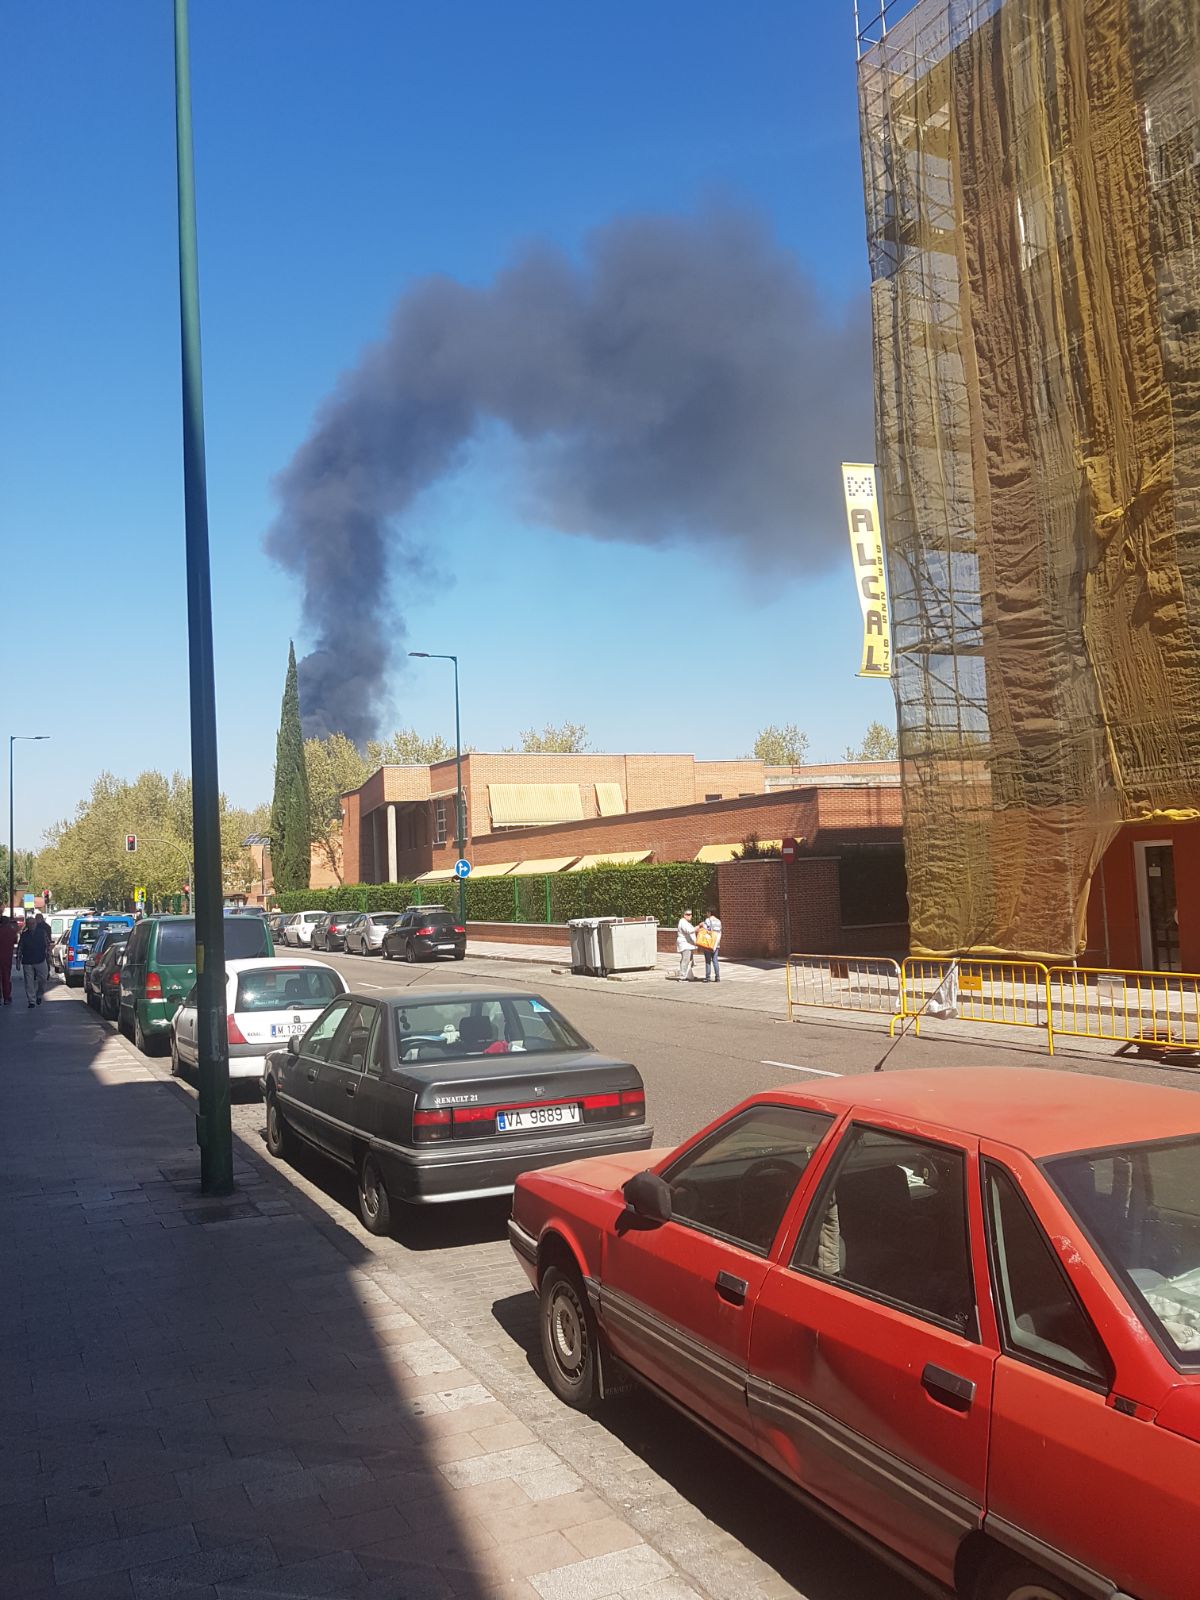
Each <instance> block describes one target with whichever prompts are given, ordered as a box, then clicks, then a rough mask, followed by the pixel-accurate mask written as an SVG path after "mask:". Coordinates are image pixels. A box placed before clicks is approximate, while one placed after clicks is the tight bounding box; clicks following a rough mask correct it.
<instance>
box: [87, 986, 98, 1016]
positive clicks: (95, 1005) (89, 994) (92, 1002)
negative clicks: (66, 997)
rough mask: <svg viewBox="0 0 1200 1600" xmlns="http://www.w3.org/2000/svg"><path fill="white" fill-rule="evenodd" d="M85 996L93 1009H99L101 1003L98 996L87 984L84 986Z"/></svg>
mask: <svg viewBox="0 0 1200 1600" xmlns="http://www.w3.org/2000/svg"><path fill="white" fill-rule="evenodd" d="M83 998H84V999H85V1000H86V1001H87V1003H88V1005H89V1006H91V1008H92V1010H93V1011H99V1009H100V1006H99V1003H98V1002H97V1000H96V996H95V995H94V994H93V993H92V991H91V990H90V989H89V988H88V987H87V985H86V984H85V985H84V988H83Z"/></svg>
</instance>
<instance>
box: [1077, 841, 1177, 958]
mask: <svg viewBox="0 0 1200 1600" xmlns="http://www.w3.org/2000/svg"><path fill="white" fill-rule="evenodd" d="M1139 839H1143V840H1144V839H1169V840H1170V841H1171V843H1172V845H1173V846H1174V848H1175V897H1176V903H1177V905H1178V907H1179V959H1180V965H1181V966H1182V968H1183V970H1184V972H1200V823H1196V822H1176V823H1154V822H1152V823H1145V824H1140V823H1139V824H1136V825H1134V824H1130V825H1128V826H1126V827H1124V828H1122V829H1121V831H1120V833H1119V834H1118V835H1117V837H1116V838H1115V839H1114V840H1113V842H1112V844H1111V845H1110V846H1109V848H1108V852H1107V854H1106V855H1105V857H1104V860H1103V861H1102V862H1101V864H1100V869H1099V870H1098V871H1097V873H1096V875H1095V877H1094V878H1093V879H1092V889H1091V894H1090V896H1089V898H1088V919H1087V926H1088V948H1087V951H1086V952H1085V954H1084V956H1083V957H1081V961H1083V962H1085V963H1086V964H1089V965H1096V966H1109V967H1120V968H1124V969H1126V970H1127V971H1137V970H1139V969H1140V968H1141V965H1142V944H1141V935H1140V930H1139V927H1138V911H1137V876H1136V867H1135V863H1134V851H1133V847H1134V843H1135V842H1136V841H1137V840H1139ZM1106 913H1107V917H1106ZM1106 920H1107V923H1108V954H1107V955H1106V954H1105V937H1104V928H1105V921H1106Z"/></svg>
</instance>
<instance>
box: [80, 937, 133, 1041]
mask: <svg viewBox="0 0 1200 1600" xmlns="http://www.w3.org/2000/svg"><path fill="white" fill-rule="evenodd" d="M132 931H133V930H132V929H131V928H108V929H106V930H105V931H104V932H103V933H102V934H101V935H100V937H99V938H98V939H97V940H96V942H95V944H94V945H93V946H92V948H91V950H90V951H89V952H88V958H87V963H86V965H85V966H84V969H83V997H84V999H85V1000H86V1001H87V1003H88V1005H89V1006H91V1008H92V1010H93V1011H98V1012H99V1013H100V1014H101V1016H104V1017H108V1018H109V1019H110V1020H111V1019H112V1018H114V1017H115V1016H116V1014H117V1002H118V1001H119V1000H120V998H121V955H122V953H123V952H124V949H125V946H126V945H127V944H128V943H129V935H130V934H131V932H132Z"/></svg>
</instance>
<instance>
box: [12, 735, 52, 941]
mask: <svg viewBox="0 0 1200 1600" xmlns="http://www.w3.org/2000/svg"><path fill="white" fill-rule="evenodd" d="M49 737H50V735H49V734H48V733H10V734H9V736H8V909H9V914H10V915H11V913H12V912H13V911H14V910H15V907H14V906H13V892H14V889H13V882H14V880H13V866H14V861H13V745H14V744H16V742H17V740H18V739H24V740H25V741H26V742H27V743H28V744H36V743H37V742H38V740H39V739H48V738H49Z"/></svg>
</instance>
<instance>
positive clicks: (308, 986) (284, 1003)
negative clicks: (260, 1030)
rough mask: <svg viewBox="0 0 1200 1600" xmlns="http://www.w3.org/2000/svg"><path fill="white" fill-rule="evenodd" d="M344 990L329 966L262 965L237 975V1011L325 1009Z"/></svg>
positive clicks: (235, 1005) (235, 1008) (235, 1007)
mask: <svg viewBox="0 0 1200 1600" xmlns="http://www.w3.org/2000/svg"><path fill="white" fill-rule="evenodd" d="M341 992H342V986H341V984H340V983H339V982H338V979H337V976H336V974H335V973H332V972H330V971H329V970H328V968H326V967H263V968H261V970H259V971H258V972H243V973H241V975H240V976H239V977H238V989H237V1000H236V1002H235V1004H234V1010H235V1011H323V1010H324V1009H325V1007H326V1006H327V1005H328V1004H329V1002H330V1001H331V1000H334V999H336V998H337V996H338V995H339V994H341Z"/></svg>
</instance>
